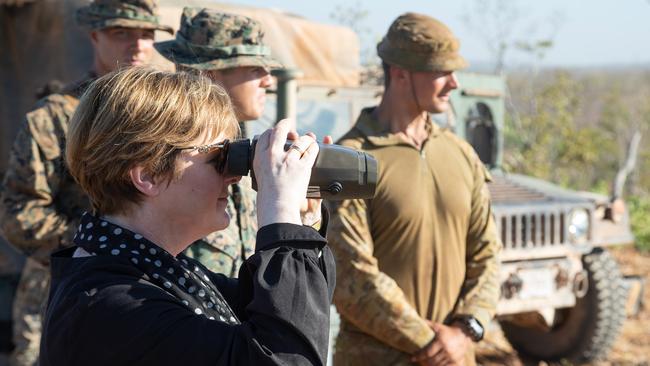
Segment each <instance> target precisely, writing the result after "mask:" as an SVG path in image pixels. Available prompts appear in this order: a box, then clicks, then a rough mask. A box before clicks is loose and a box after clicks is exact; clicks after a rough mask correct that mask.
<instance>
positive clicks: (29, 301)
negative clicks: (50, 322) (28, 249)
mask: <svg viewBox="0 0 650 366" xmlns="http://www.w3.org/2000/svg"><path fill="white" fill-rule="evenodd" d="M49 287H50V270H49V268H48V267H45V266H44V265H42V264H41V263H39V262H37V261H35V260H33V259H31V258H27V260H26V261H25V267H24V268H23V272H22V275H21V276H20V281H19V282H18V288H17V289H16V296H15V297H14V303H13V310H12V312H13V342H14V345H15V347H16V348H14V350H13V352H12V354H11V357H10V359H9V365H10V366H32V365H38V352H39V347H40V343H41V323H42V321H43V314H44V311H45V304H46V302H47V295H48V291H49Z"/></svg>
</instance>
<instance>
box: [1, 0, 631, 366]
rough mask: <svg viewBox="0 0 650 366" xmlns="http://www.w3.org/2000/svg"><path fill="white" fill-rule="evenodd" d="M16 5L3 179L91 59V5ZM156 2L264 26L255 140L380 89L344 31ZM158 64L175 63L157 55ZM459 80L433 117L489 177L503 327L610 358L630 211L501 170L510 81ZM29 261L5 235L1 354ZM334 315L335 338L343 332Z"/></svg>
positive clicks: (279, 15)
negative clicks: (17, 150) (33, 129)
mask: <svg viewBox="0 0 650 366" xmlns="http://www.w3.org/2000/svg"><path fill="white" fill-rule="evenodd" d="M3 2H4V3H5V5H3ZM11 3H12V1H10V0H0V23H1V24H3V27H2V28H0V32H1V33H0V49H2V50H8V52H7V51H5V52H2V53H0V65H1V67H0V76H1V79H2V80H3V83H2V84H1V85H0V103H1V104H0V106H1V108H0V131H1V132H2V138H1V139H0V175H1V174H2V172H4V169H5V166H6V161H7V157H8V152H9V148H10V145H11V142H12V141H13V136H15V133H16V130H17V126H18V124H19V123H20V121H21V119H22V115H24V113H25V112H26V111H27V110H28V109H29V108H30V107H31V106H32V105H33V104H34V102H35V98H34V95H35V91H36V90H37V89H38V88H39V87H41V86H43V85H45V84H46V83H48V82H49V81H50V80H53V79H57V80H60V81H63V82H71V81H73V80H75V79H78V78H79V77H81V76H82V75H83V73H84V72H85V71H86V70H87V69H88V67H89V66H90V62H91V60H92V53H91V48H90V46H89V43H88V41H87V40H86V39H85V37H84V35H83V33H82V32H81V30H79V29H77V28H76V27H75V26H74V20H73V19H74V17H73V14H74V10H75V9H76V8H77V7H79V6H81V5H82V4H83V3H84V1H82V0H65V1H61V2H57V3H56V4H55V3H52V2H46V1H36V2H30V1H26V2H25V4H23V6H22V7H15V6H11V5H10V4H11ZM160 3H161V12H162V22H163V23H165V24H168V25H171V26H173V27H177V26H178V23H179V19H180V12H181V9H182V6H184V5H198V6H208V7H212V8H216V9H223V10H224V11H230V12H238V13H242V14H244V15H248V16H251V17H253V18H256V19H258V20H259V21H260V22H262V24H263V26H264V28H265V31H266V39H267V42H268V43H269V44H270V46H271V48H272V49H273V52H274V55H275V57H277V58H278V59H279V60H280V61H281V62H282V63H283V64H284V65H285V66H287V68H286V69H284V70H278V72H276V73H275V76H276V78H277V88H275V89H274V90H271V91H270V96H269V98H267V106H266V110H265V115H264V116H263V117H262V118H261V119H260V120H258V121H254V122H250V123H247V124H246V126H247V129H246V133H247V134H248V135H249V136H252V135H255V134H258V133H260V132H261V131H263V130H264V129H266V128H268V127H269V126H272V125H273V124H274V123H275V122H276V121H277V120H278V119H279V118H283V117H287V116H289V117H295V119H296V121H297V125H296V128H297V129H298V131H299V132H305V131H314V132H316V133H317V135H319V136H323V135H332V137H334V138H335V139H336V138H338V137H339V136H341V135H342V134H343V133H344V132H346V131H347V130H348V129H349V128H350V127H351V126H352V125H353V123H354V122H355V120H356V117H357V116H358V114H359V112H360V110H361V109H362V108H364V107H366V106H371V105H375V104H376V103H377V102H378V100H379V98H380V96H381V93H382V88H381V87H378V86H371V85H361V84H360V82H359V71H360V66H359V65H360V62H359V42H358V38H357V37H356V35H355V34H354V32H353V31H352V30H350V29H348V28H345V27H340V26H333V25H326V24H319V23H314V22H311V21H308V20H306V19H303V18H300V17H297V16H294V15H291V14H287V13H283V12H280V11H277V10H270V9H259V8H252V7H243V6H234V5H228V4H219V3H214V2H210V1H186V2H183V3H182V4H181V3H180V2H176V1H166V0H162V1H161V2H160ZM162 39H165V38H164V37H163V38H162ZM315 45H317V46H315ZM156 63H157V64H158V65H159V66H160V67H164V68H171V65H170V64H169V63H167V62H165V61H164V60H163V59H162V58H160V57H158V58H157V60H156ZM458 78H459V81H460V84H461V87H460V89H458V90H456V91H455V92H454V93H453V95H452V98H451V103H452V106H453V111H452V113H447V114H441V115H433V116H432V117H433V118H434V120H435V121H436V122H437V123H439V124H440V125H441V126H443V127H445V128H449V129H451V130H453V131H454V132H455V133H456V134H458V135H459V136H460V137H462V138H464V139H466V140H467V141H468V142H469V143H470V144H471V145H472V146H473V147H474V148H475V149H476V151H477V153H478V155H479V157H480V158H481V160H482V161H483V162H484V163H485V164H486V165H487V166H488V167H489V168H490V170H491V172H492V176H493V182H492V183H491V184H490V185H489V189H490V192H491V194H492V200H493V211H494V215H495V220H496V223H497V227H498V230H499V233H500V237H501V240H502V242H503V244H504V250H503V253H502V255H501V260H502V270H501V275H500V276H501V277H500V280H501V298H500V300H499V304H498V311H497V321H498V323H499V324H500V326H501V328H502V329H503V331H504V333H505V335H506V337H507V338H508V340H509V341H510V342H511V344H512V346H513V347H514V348H515V349H516V350H517V351H518V352H520V353H522V354H525V355H527V356H529V357H531V358H533V359H540V360H549V361H562V360H566V361H569V362H588V361H591V360H595V359H598V358H602V357H604V356H606V354H607V351H608V350H609V348H610V346H611V344H612V342H613V340H614V339H615V338H616V336H617V334H618V331H619V329H620V326H621V324H622V322H623V321H624V319H625V305H626V296H627V291H626V282H625V281H624V278H623V276H622V275H621V273H620V271H619V269H618V265H617V264H616V262H615V261H614V260H613V259H612V257H611V256H610V255H609V254H608V252H607V249H606V248H607V247H608V246H610V245H615V244H627V243H632V242H633V240H634V238H633V235H632V233H631V231H630V225H629V218H628V215H627V212H626V211H625V210H624V209H623V210H621V209H618V210H615V207H613V205H612V200H611V199H610V198H609V197H607V196H602V195H597V194H593V193H585V192H576V191H570V190H566V189H563V188H560V187H558V186H556V185H554V184H552V183H549V182H546V181H542V180H539V179H535V178H533V177H527V176H523V175H518V174H511V173H508V172H505V171H504V170H503V169H502V168H501V162H502V157H503V143H504V141H503V128H504V115H505V107H504V95H505V82H504V79H503V78H502V77H500V76H495V75H485V74H473V73H458ZM618 207H620V206H618ZM23 260H24V258H23V257H22V255H21V254H20V253H19V252H18V251H17V250H16V249H15V248H13V247H12V246H11V245H10V244H8V243H6V242H5V241H2V240H1V239H0V352H8V351H9V350H10V349H11V342H10V331H11V327H10V325H11V303H12V297H13V293H14V291H15V286H16V284H17V282H18V278H19V276H20V270H21V267H22V261H23ZM333 319H334V323H333V326H332V330H331V333H332V335H334V334H335V333H336V331H337V324H336V320H335V319H336V317H333Z"/></svg>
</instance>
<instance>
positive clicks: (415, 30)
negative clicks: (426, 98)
mask: <svg viewBox="0 0 650 366" xmlns="http://www.w3.org/2000/svg"><path fill="white" fill-rule="evenodd" d="M459 48H460V43H459V42H458V39H456V37H454V34H453V33H452V32H451V30H449V28H447V26H446V25H444V24H443V23H441V22H440V21H438V20H436V19H434V18H431V17H429V16H427V15H423V14H417V13H406V14H402V15H400V16H399V17H398V18H397V19H395V21H394V22H393V24H391V26H390V28H389V29H388V33H387V34H386V36H385V37H384V38H383V39H382V40H381V42H379V44H377V55H379V57H380V58H381V59H382V61H384V62H385V63H387V64H389V65H395V66H398V67H401V68H404V69H406V70H410V71H454V70H458V69H462V68H465V67H467V61H465V59H464V58H463V57H462V56H461V55H460V54H459V53H458V49H459Z"/></svg>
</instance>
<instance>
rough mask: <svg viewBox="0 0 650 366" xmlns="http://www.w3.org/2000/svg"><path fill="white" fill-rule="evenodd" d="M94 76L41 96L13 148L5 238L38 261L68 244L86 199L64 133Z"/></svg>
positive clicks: (1, 210) (3, 216) (3, 215)
mask: <svg viewBox="0 0 650 366" xmlns="http://www.w3.org/2000/svg"><path fill="white" fill-rule="evenodd" d="M93 79H94V77H93V76H92V75H90V74H89V75H88V76H87V77H86V78H85V79H84V80H83V81H81V82H78V83H74V84H72V85H70V86H67V87H66V88H65V89H64V91H63V92H62V93H60V94H52V95H49V96H47V97H45V98H43V99H41V100H40V101H39V102H38V103H37V104H36V107H35V108H34V109H33V110H32V111H30V112H28V113H27V114H26V116H25V120H24V121H23V124H22V126H21V128H20V129H19V131H18V135H17V137H16V140H15V141H14V145H13V147H12V150H11V154H10V158H9V164H8V168H7V172H6V174H5V176H4V180H3V191H2V193H1V195H0V224H1V225H2V232H3V234H4V236H5V237H6V238H7V240H8V241H9V242H10V243H12V244H13V245H15V246H16V247H17V248H19V249H21V250H22V251H23V252H24V253H25V254H26V255H29V256H31V257H32V258H33V259H35V260H37V261H38V262H41V263H45V264H46V263H47V262H48V261H49V254H50V252H51V251H52V250H54V249H57V248H59V247H61V246H66V245H70V244H71V239H72V236H73V234H74V230H75V229H76V222H77V221H78V219H79V218H80V217H81V214H82V213H83V212H84V211H85V210H87V209H88V208H89V207H90V202H89V200H88V198H87V197H86V195H85V194H84V193H83V191H82V190H81V188H80V187H79V186H78V185H77V184H76V182H75V181H74V179H73V178H72V176H70V174H69V173H68V171H67V169H66V167H65V161H64V160H65V155H64V151H65V134H66V132H67V130H68V122H69V121H70V118H71V117H72V115H73V113H74V111H75V109H76V107H77V105H78V103H79V97H80V95H81V94H82V93H83V91H84V90H85V88H86V87H87V86H88V85H89V84H90V82H92V80H93Z"/></svg>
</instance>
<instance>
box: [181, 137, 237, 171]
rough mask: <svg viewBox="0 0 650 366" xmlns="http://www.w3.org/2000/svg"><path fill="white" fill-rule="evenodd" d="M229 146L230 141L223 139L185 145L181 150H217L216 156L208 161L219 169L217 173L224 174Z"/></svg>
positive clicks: (208, 151) (200, 151)
mask: <svg viewBox="0 0 650 366" xmlns="http://www.w3.org/2000/svg"><path fill="white" fill-rule="evenodd" d="M228 146H230V141H229V140H223V141H222V142H217V143H214V144H209V145H202V146H191V147H184V148H181V149H179V150H196V151H198V153H199V154H210V153H212V152H214V151H217V153H216V154H215V156H214V157H213V158H212V159H210V160H209V161H208V164H211V165H212V166H214V168H215V169H216V170H217V173H219V174H221V175H223V174H224V173H225V171H226V161H227V157H228Z"/></svg>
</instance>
